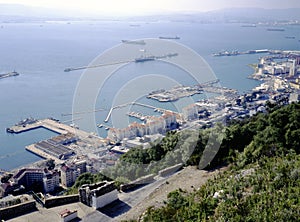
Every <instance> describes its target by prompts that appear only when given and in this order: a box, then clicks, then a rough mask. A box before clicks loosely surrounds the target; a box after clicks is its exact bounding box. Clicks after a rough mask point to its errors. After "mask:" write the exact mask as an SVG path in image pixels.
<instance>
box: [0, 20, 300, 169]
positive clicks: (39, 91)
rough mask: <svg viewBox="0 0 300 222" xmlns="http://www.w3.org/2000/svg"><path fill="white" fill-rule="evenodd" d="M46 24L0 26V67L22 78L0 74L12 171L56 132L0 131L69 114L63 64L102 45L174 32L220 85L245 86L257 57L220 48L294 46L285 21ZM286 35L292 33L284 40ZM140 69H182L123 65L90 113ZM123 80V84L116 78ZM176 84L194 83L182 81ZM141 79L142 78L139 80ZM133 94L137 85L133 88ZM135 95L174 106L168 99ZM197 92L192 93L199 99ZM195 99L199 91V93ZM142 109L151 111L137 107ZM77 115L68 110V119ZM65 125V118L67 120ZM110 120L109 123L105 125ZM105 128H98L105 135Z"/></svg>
mask: <svg viewBox="0 0 300 222" xmlns="http://www.w3.org/2000/svg"><path fill="white" fill-rule="evenodd" d="M130 24H131V22H129V21H111V22H110V21H101V22H95V21H91V22H71V23H67V22H60V23H58V22H51V23H49V22H47V23H3V24H0V26H1V29H0V72H1V73H5V72H9V71H13V70H16V71H17V72H19V73H20V76H16V77H11V78H6V79H1V80H0V107H1V108H0V168H1V169H6V170H9V169H13V168H16V167H19V166H22V165H24V164H28V163H31V162H34V161H36V160H39V159H40V158H39V157H37V156H35V155H34V154H32V153H30V152H27V151H26V150H25V146H26V145H29V144H32V143H35V142H37V141H40V140H43V139H47V138H50V137H51V136H54V135H55V134H54V133H53V132H49V131H47V130H45V129H39V130H35V131H30V132H26V133H22V134H17V135H11V134H7V133H6V131H5V129H6V128H7V127H10V126H12V125H14V124H15V123H16V122H18V121H20V120H22V119H24V118H27V117H33V118H47V117H54V118H57V119H60V120H61V121H69V120H70V119H71V118H72V116H69V115H65V114H70V113H72V103H73V95H74V92H75V90H76V86H77V84H78V81H80V76H81V74H82V71H74V72H67V73H66V72H64V69H65V68H67V67H80V66H85V65H88V64H89V63H90V62H91V61H93V59H95V58H96V57H97V56H98V55H100V54H101V53H103V52H104V51H105V50H108V49H109V48H111V47H113V46H115V45H117V44H120V42H121V40H122V39H140V38H157V37H159V36H176V35H177V36H180V39H179V40H176V41H178V42H179V43H180V44H184V45H186V46H187V47H189V48H191V49H193V50H194V51H196V52H197V53H198V54H200V55H201V56H202V57H203V58H204V59H205V60H206V61H207V63H208V64H209V65H210V66H211V68H212V70H213V71H214V73H215V75H216V78H218V79H220V81H221V82H220V83H221V85H222V86H226V87H230V88H235V89H237V90H239V92H240V93H243V92H247V91H249V90H251V89H252V88H253V87H255V86H256V85H258V84H259V82H257V81H254V80H250V79H247V76H248V75H249V74H251V73H252V72H253V70H252V69H251V68H250V67H249V66H247V65H248V64H251V63H257V61H258V58H259V57H260V56H261V55H258V54H256V55H241V56H230V57H213V56H212V54H213V53H215V52H219V51H221V50H239V51H247V50H252V49H281V50H300V42H299V41H298V39H300V32H299V28H298V26H288V27H284V28H285V32H270V31H267V30H266V29H267V27H264V26H258V27H256V28H245V27H241V25H240V24H238V23H233V24H198V23H194V22H138V24H139V26H131V25H130ZM286 36H295V37H296V38H295V39H287V38H285V37H286ZM142 73H152V74H153V73H155V74H160V73H167V74H168V75H170V76H171V77H174V76H177V78H178V79H180V78H181V76H183V75H184V73H183V71H182V70H180V69H178V68H176V67H172V66H170V65H167V64H163V63H160V62H151V64H150V62H149V63H144V64H142V65H141V64H135V63H133V64H129V65H128V66H126V67H124V68H123V69H121V70H119V71H118V72H116V73H115V74H114V75H112V76H111V78H110V81H108V82H107V85H106V86H105V87H104V88H103V90H102V93H101V94H100V95H99V98H98V99H97V103H96V107H95V109H100V108H102V109H104V111H103V112H96V113H95V119H96V121H97V122H99V123H101V122H102V121H103V120H104V119H105V117H106V115H107V112H108V110H109V109H110V106H111V101H112V99H113V96H114V93H115V92H117V91H118V89H119V88H120V87H122V85H124V83H126V78H132V77H134V76H136V77H138V76H139V75H140V74H142ZM122 81H123V82H122ZM181 83H182V84H189V83H191V84H192V81H190V80H188V79H183V78H182V79H181ZM145 84H146V82H145ZM136 93H137V94H139V92H138V88H137V92H136ZM142 96H145V95H141V98H140V101H142V102H148V103H149V104H153V105H157V106H160V107H163V108H168V109H173V108H174V104H172V103H169V104H168V103H164V104H162V103H158V102H156V101H148V100H147V99H145V98H144V97H142ZM197 98H198V97H197ZM199 98H200V97H199ZM142 111H143V112H145V113H147V112H148V113H149V114H153V112H152V111H149V110H146V109H143V110H142ZM77 117H78V118H80V115H79V116H74V118H77ZM66 123H69V122H66ZM108 124H110V123H108ZM104 131H105V130H104V129H102V130H100V131H99V134H100V135H101V136H105V132H104Z"/></svg>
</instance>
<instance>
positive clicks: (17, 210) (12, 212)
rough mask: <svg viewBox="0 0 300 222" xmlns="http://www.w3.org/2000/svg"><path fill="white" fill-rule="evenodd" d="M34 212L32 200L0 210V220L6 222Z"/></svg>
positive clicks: (34, 206) (34, 205)
mask: <svg viewBox="0 0 300 222" xmlns="http://www.w3.org/2000/svg"><path fill="white" fill-rule="evenodd" d="M34 210H36V203H35V201H34V200H32V201H28V202H26V203H21V204H17V205H14V206H10V207H6V208H3V209H0V220H8V219H11V218H14V217H18V216H20V215H23V214H26V213H29V212H32V211H34Z"/></svg>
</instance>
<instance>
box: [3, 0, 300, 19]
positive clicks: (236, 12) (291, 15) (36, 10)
mask: <svg viewBox="0 0 300 222" xmlns="http://www.w3.org/2000/svg"><path fill="white" fill-rule="evenodd" d="M87 18H88V19H114V20H115V19H116V18H120V19H128V20H134V21H136V20H139V21H156V20H170V21H179V22H180V21H190V22H204V23H209V22H231V21H239V22H256V21H276V20H277V21H278V20H281V21H282V20H300V8H291V9H262V8H230V9H221V10H216V11H210V12H197V11H194V12H176V13H173V14H170V13H166V14H161V13H160V14H157V15H151V16H150V15H145V16H131V17H129V16H126V17H122V16H117V15H116V16H114V15H111V16H110V17H108V16H105V17H104V16H103V15H101V14H100V13H99V14H97V13H93V14H88V13H85V14H84V13H79V12H75V11H71V10H66V9H60V10H56V9H47V8H42V7H31V6H25V5H21V4H0V22H1V21H2V22H26V21H43V20H47V19H53V20H56V19H59V20H62V19H65V20H68V19H83V20H84V19H87Z"/></svg>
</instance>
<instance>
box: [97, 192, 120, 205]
mask: <svg viewBox="0 0 300 222" xmlns="http://www.w3.org/2000/svg"><path fill="white" fill-rule="evenodd" d="M117 199H118V191H117V190H116V189H115V190H113V191H111V192H109V193H106V194H103V195H102V196H99V197H95V196H93V197H92V207H93V208H94V209H98V208H101V207H104V206H105V205H107V204H110V203H111V202H113V201H115V200H117Z"/></svg>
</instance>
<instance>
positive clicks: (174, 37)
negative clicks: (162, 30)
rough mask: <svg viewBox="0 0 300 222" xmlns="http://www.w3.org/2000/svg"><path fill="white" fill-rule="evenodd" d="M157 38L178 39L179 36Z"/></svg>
mask: <svg viewBox="0 0 300 222" xmlns="http://www.w3.org/2000/svg"><path fill="white" fill-rule="evenodd" d="M158 38H159V39H180V37H179V36H159V37H158Z"/></svg>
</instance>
